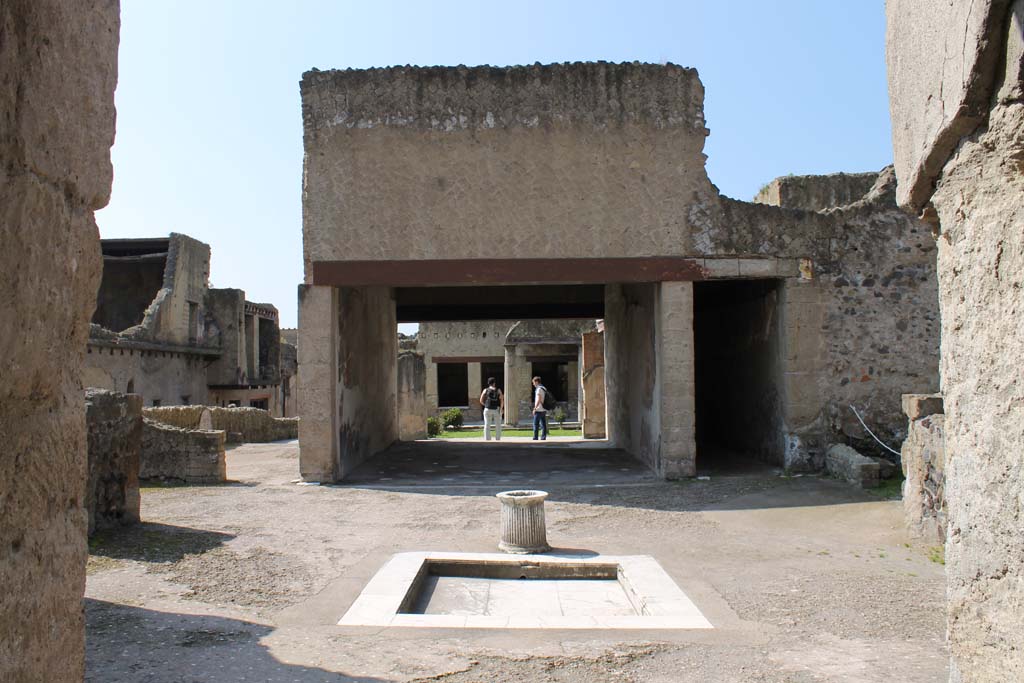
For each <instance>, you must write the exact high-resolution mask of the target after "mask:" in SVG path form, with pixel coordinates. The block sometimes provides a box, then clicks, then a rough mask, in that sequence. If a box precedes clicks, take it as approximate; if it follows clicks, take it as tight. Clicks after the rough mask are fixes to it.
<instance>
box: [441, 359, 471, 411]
mask: <svg viewBox="0 0 1024 683" xmlns="http://www.w3.org/2000/svg"><path fill="white" fill-rule="evenodd" d="M468 401H469V371H468V369H467V367H466V364H465V363H438V364H437V407H438V408H465V407H466V406H467V405H468Z"/></svg>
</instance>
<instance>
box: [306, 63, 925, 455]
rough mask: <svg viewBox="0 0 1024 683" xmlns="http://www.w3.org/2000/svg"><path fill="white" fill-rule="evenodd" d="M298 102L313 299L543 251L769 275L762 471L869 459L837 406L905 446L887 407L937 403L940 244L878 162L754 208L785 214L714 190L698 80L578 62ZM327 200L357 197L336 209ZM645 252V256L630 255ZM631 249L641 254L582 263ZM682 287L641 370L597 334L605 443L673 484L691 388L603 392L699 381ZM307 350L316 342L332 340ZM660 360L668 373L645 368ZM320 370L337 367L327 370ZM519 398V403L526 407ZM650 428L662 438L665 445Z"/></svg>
mask: <svg viewBox="0 0 1024 683" xmlns="http://www.w3.org/2000/svg"><path fill="white" fill-rule="evenodd" d="M301 92H302V103H303V121H304V145H305V150H306V157H305V159H306V164H305V167H304V171H305V178H306V184H305V191H304V196H303V208H304V220H303V244H304V258H305V262H306V277H305V281H306V283H308V286H313V287H319V286H335V285H346V286H350V285H368V284H371V283H372V284H374V285H386V286H392V285H395V286H399V285H401V284H403V283H406V282H411V283H413V284H416V285H421V284H428V285H429V284H438V285H447V284H473V283H474V282H484V281H489V280H488V277H487V276H488V274H490V273H493V274H494V275H493V276H494V277H499V276H500V277H501V278H502V281H501V282H495V284H499V285H518V284H526V283H530V284H543V283H545V282H554V281H555V280H556V278H553V277H552V278H551V279H550V280H548V279H547V278H548V273H549V272H550V271H545V267H544V266H542V265H541V264H540V263H536V262H531V261H530V260H529V259H532V258H543V257H549V256H550V255H551V254H558V255H559V257H560V258H562V259H564V260H565V261H566V262H567V263H568V262H570V261H571V262H572V264H571V265H572V267H573V269H574V272H577V273H580V275H579V278H580V280H579V281H580V282H585V283H590V284H605V285H609V284H611V285H615V283H617V282H619V283H621V284H626V285H627V286H628V287H632V288H642V287H643V286H644V285H641V284H637V283H638V282H656V281H662V280H664V281H669V282H673V283H678V282H686V281H689V280H691V279H694V280H718V279H736V278H742V279H776V280H782V281H783V283H782V284H781V287H780V291H779V294H778V302H779V307H778V312H779V316H778V318H777V322H778V324H779V329H780V334H781V343H780V344H779V345H778V348H779V353H780V354H781V355H782V356H783V358H782V361H781V363H780V365H781V381H779V382H776V384H777V385H781V391H780V394H781V395H780V396H779V400H780V402H781V410H780V411H776V412H777V413H781V418H782V419H781V423H782V424H781V426H780V431H781V434H780V435H778V436H779V438H776V439H773V443H772V444H771V448H770V449H767V448H766V449H765V450H771V451H772V452H773V455H772V457H773V458H775V459H778V456H777V452H778V451H779V450H781V451H782V464H783V465H785V466H786V467H787V468H789V469H795V470H801V469H802V470H806V469H819V468H820V467H821V466H822V465H823V464H824V458H825V451H826V449H827V447H828V446H829V445H831V444H833V443H837V442H841V443H849V444H851V445H853V446H855V447H856V448H857V449H859V450H861V451H863V452H865V453H872V452H875V451H876V450H877V449H878V447H877V445H875V444H874V442H873V441H872V440H871V438H870V437H869V435H868V434H867V432H866V430H864V428H863V427H861V426H860V424H859V423H858V422H857V419H856V417H855V416H854V414H853V411H852V410H851V409H850V406H851V405H853V406H856V408H857V409H858V410H859V411H860V412H861V414H863V415H864V417H865V419H866V421H867V422H868V424H869V425H870V426H871V428H872V429H873V430H874V431H875V432H876V433H878V434H879V435H880V436H881V438H882V439H884V440H886V441H888V442H890V443H898V442H899V441H902V439H903V437H904V436H905V430H906V424H905V420H904V419H903V415H902V412H901V410H900V395H901V394H902V393H904V392H907V391H917V392H930V391H936V390H937V389H938V386H937V372H938V362H937V358H938V353H937V349H938V325H937V313H938V297H937V294H936V285H935V265H934V264H935V246H934V240H933V238H932V236H931V234H930V230H929V228H928V227H927V226H925V225H924V224H923V223H921V222H920V221H917V220H915V219H913V218H911V217H909V216H907V215H906V214H904V213H902V212H901V211H900V210H899V209H898V207H897V206H896V204H895V201H894V197H895V189H896V184H895V180H894V176H893V173H892V172H891V170H886V171H883V172H882V173H880V174H879V175H878V176H877V178H876V179H875V180H874V182H872V183H869V182H868V181H869V180H870V177H869V174H856V175H842V176H830V177H827V178H809V177H800V178H791V179H784V180H780V181H778V182H777V183H776V184H775V185H776V187H777V189H778V191H777V192H776V195H777V196H775V197H774V198H762V199H764V200H766V201H774V202H776V203H778V204H780V205H782V206H768V205H764V204H753V203H747V202H738V201H735V200H731V199H728V198H725V197H722V196H720V195H719V194H718V192H717V190H716V189H715V188H714V186H713V185H712V184H711V182H710V181H709V180H708V178H707V173H706V169H705V157H704V154H703V144H704V138H705V136H706V135H707V128H706V126H705V124H704V116H703V87H702V86H701V84H700V80H699V78H698V77H697V74H696V72H694V71H692V70H689V69H684V68H681V67H678V66H676V65H672V64H666V65H653V64H635V63H634V64H604V63H597V64H579V63H577V64H555V65H546V66H542V65H534V66H530V67H508V68H492V67H477V68H465V67H456V68H413V67H402V68H392V69H369V70H349V71H344V72H341V71H330V72H320V71H313V72H310V73H307V74H305V76H304V78H303V82H302V87H301ZM494 159H501V160H502V163H501V164H495V163H493V160H494ZM382 160H383V161H382ZM382 163H383V164H384V165H383V166H381V164H382ZM610 187H611V188H615V192H613V193H609V192H608V191H607V188H610ZM339 188H340V190H339ZM339 192H341V193H342V194H344V196H346V197H347V198H349V199H352V200H351V201H349V200H346V201H344V202H340V201H338V196H339ZM353 198H354V199H353ZM837 204H838V206H836V205H837ZM381 207H384V208H383V210H382V208H381ZM785 207H800V208H785ZM807 209H816V210H814V211H810V210H807ZM551 226H558V228H557V230H553V229H551ZM496 254H502V255H507V256H508V258H509V261H510V263H509V264H505V266H507V268H505V267H503V269H502V270H497V271H488V270H486V268H487V264H486V263H484V262H483V260H484V259H494V258H495V255H496ZM648 256H650V257H653V256H657V257H659V258H658V261H657V262H654V261H653V260H648V259H643V258H640V257H648ZM623 257H638V260H636V261H630V262H626V261H617V262H615V263H617V264H621V265H609V264H608V263H607V262H605V261H595V259H603V258H618V259H622V258H623ZM439 259H467V260H470V261H473V260H478V261H480V265H481V267H483V268H484V270H482V271H480V272H476V271H475V270H474V269H473V268H466V267H463V266H460V267H459V268H457V269H455V270H457V271H458V273H457V274H455V275H449V274H446V273H443V272H441V271H440V269H439V268H438V267H437V266H436V265H430V266H428V265H425V264H426V263H428V262H430V261H433V260H439ZM351 261H366V262H371V263H373V264H375V265H374V267H373V269H370V268H368V267H367V264H366V263H359V264H353V263H350V262H351ZM515 261H519V262H521V263H514V262H515ZM602 264H603V265H602ZM629 264H633V265H629ZM666 264H669V265H666ZM492 265H493V264H492ZM634 266H635V267H639V268H642V269H643V270H642V272H638V271H635V270H631V268H633V267H634ZM619 267H621V268H622V271H623V272H622V276H621V277H618V278H617V273H616V270H617V268H619ZM370 273H372V274H370ZM459 277H464V278H467V277H468V278H469V280H465V281H463V280H460V279H459ZM389 278H390V279H391V280H392V281H388V279H389ZM423 278H426V280H424V279H423ZM448 278H451V282H449V281H448ZM428 280H429V281H428ZM625 280H629V282H623V281H625ZM684 290H685V286H684V285H678V286H677V285H673V286H672V287H670V288H668V289H664V288H663V289H661V290H658V291H659V294H658V297H659V298H658V299H657V302H656V305H653V304H652V306H653V307H652V308H650V309H649V310H645V313H649V314H651V315H654V316H655V318H654V319H653V320H654V323H653V327H651V326H649V327H650V329H653V330H654V331H655V333H657V331H658V330H659V329H667V328H663V327H659V325H661V324H671V325H674V326H677V327H679V328H681V329H682V328H685V329H686V330H687V334H688V335H689V337H686V338H680V339H678V340H670V339H667V338H661V337H658V338H656V339H655V340H654V342H653V343H654V346H655V355H654V356H650V354H649V350H650V349H649V347H650V345H651V343H652V340H651V338H649V337H644V336H643V335H642V334H639V333H636V334H634V333H633V332H631V331H629V330H625V331H624V333H622V334H619V333H617V332H616V331H614V330H608V332H607V338H606V342H607V348H608V350H609V351H608V354H607V357H608V358H609V359H611V358H612V356H613V355H619V354H622V355H623V356H624V357H626V359H625V360H623V361H622V362H621V363H619V364H618V366H616V367H612V366H611V361H610V360H609V364H608V365H607V366H606V377H607V378H608V387H609V388H608V397H607V398H608V405H609V407H610V408H611V409H613V410H614V411H615V413H616V415H615V416H614V419H613V415H612V412H611V411H610V412H609V415H608V418H609V420H608V425H607V426H608V429H609V433H610V434H615V435H616V436H615V437H614V438H615V439H617V440H619V441H621V442H622V443H625V442H626V441H632V442H633V443H632V446H633V448H634V449H636V450H635V452H634V454H635V455H638V457H642V458H643V459H645V461H647V462H650V463H652V465H653V463H655V462H661V463H666V462H669V461H670V460H672V459H666V458H665V453H667V452H669V451H672V452H674V453H675V456H673V457H674V458H682V460H675V461H677V462H682V461H683V460H687V459H688V460H689V461H690V464H689V465H688V466H687V467H680V468H679V470H678V472H683V471H689V470H691V469H692V465H693V453H692V450H693V448H694V447H693V446H692V434H691V435H690V436H689V437H683V436H682V435H683V434H684V432H686V430H687V429H690V430H691V432H692V424H691V423H692V422H693V417H694V415H693V413H694V408H695V402H694V400H693V395H692V392H691V393H688V394H673V393H672V392H670V391H668V390H667V389H665V393H664V394H661V395H656V396H646V395H645V396H643V397H642V400H643V402H644V403H645V404H646V403H650V404H651V406H658V410H656V411H653V412H649V414H648V415H647V418H649V419H646V420H645V418H639V417H637V416H636V415H634V416H632V417H630V416H628V415H627V414H626V411H628V410H630V409H629V408H619V407H618V403H617V400H618V399H619V398H625V397H626V396H627V395H629V394H630V393H633V392H632V389H633V388H635V387H622V391H623V392H625V394H621V393H620V392H619V387H617V386H613V385H616V383H617V382H619V381H620V380H622V381H626V382H631V381H638V380H636V379H635V377H634V374H635V373H629V372H627V373H626V374H622V373H623V368H625V367H626V366H627V365H628V364H630V363H635V364H636V365H637V367H638V368H639V370H638V372H640V374H641V375H642V374H643V373H644V372H647V371H648V370H650V371H651V372H653V373H654V374H655V376H658V377H661V378H662V379H665V380H666V383H665V384H664V385H662V384H658V383H657V382H645V383H644V384H643V385H642V387H641V388H644V389H645V390H646V389H647V388H654V389H655V390H658V391H661V390H662V388H663V387H668V386H669V384H674V385H675V386H678V387H681V388H683V389H685V390H686V391H691V390H692V389H693V386H692V385H693V380H692V377H691V376H689V375H688V374H687V373H691V372H692V370H693V358H692V357H689V358H684V357H683V355H685V353H692V336H693V327H692V324H691V323H692V321H684V320H683V317H685V316H686V315H692V310H691V309H689V308H687V307H686V306H687V305H689V304H690V303H692V296H691V295H692V291H690V292H689V293H688V294H686V295H684V294H682V292H683V291H684ZM666 292H667V293H669V294H679V296H678V297H674V296H669V297H667V298H664V297H662V294H664V293H666ZM618 294H621V291H620V292H619V293H618ZM325 296H326V295H325ZM614 296H617V294H614V293H613V294H612V295H611V297H612V298H613V297H614ZM669 301H672V302H673V303H669ZM673 306H682V308H673ZM605 315H606V318H610V317H614V316H616V315H621V316H625V317H623V318H621V319H622V320H628V319H629V318H630V317H631V316H632V317H635V316H633V312H630V311H628V310H622V311H619V312H613V314H609V313H608V312H607V311H606V313H605ZM307 319H309V318H308V317H307ZM635 322H636V323H637V325H641V323H640V321H639V318H637V319H636V321H635ZM340 324H341V326H342V327H344V328H347V327H349V326H351V325H354V324H356V323H351V322H349V321H341V323H340ZM629 326H630V327H631V328H632V329H633V330H634V331H635V330H638V329H640V328H639V327H637V326H634V325H632V323H630V325H629ZM314 337H315V339H314ZM314 337H311V338H310V342H311V343H316V344H320V345H325V344H327V343H328V342H329V339H328V337H327V336H326V333H325V332H321V334H319V335H314ZM612 337H615V339H614V340H613V339H612ZM337 340H338V337H335V339H334V342H335V343H336V342H337ZM677 342H678V343H677ZM421 350H422V349H421ZM666 352H667V353H669V354H674V358H673V361H672V362H671V363H665V362H661V363H660V364H658V365H657V367H656V368H655V364H654V363H653V362H652V363H648V362H647V359H648V357H650V358H651V359H652V360H658V354H663V353H666ZM663 360H664V359H662V361H663ZM322 370H323V372H324V373H326V374H327V375H328V376H329V375H333V374H336V373H337V367H336V366H335V365H334V364H331V363H326V364H325V366H324V367H323V368H322ZM522 372H523V363H519V362H517V359H516V358H514V357H513V358H509V359H508V360H507V361H506V376H507V382H506V394H508V393H509V390H510V388H513V387H514V386H517V385H514V384H513V383H514V381H515V380H514V375H515V373H522ZM680 373H682V374H680ZM429 376H430V372H429V370H428V378H429ZM428 381H429V379H428ZM313 393H316V392H313ZM428 393H429V388H428ZM613 394H614V396H613ZM310 395H312V393H311V394H310ZM320 396H322V397H323V398H324V399H325V400H326V399H328V398H330V397H329V396H328V395H327V393H326V392H323V393H320V394H318V398H319V397H320ZM677 397H678V400H677ZM335 398H336V397H335ZM512 398H514V399H516V400H514V401H512V402H511V403H512V406H513V408H517V407H518V404H519V402H520V400H521V398H522V397H515V396H513V397H512ZM634 398H636V399H639V398H640V397H639V396H634ZM676 400H677V402H676V404H673V401H676ZM685 406H688V408H686V407H685ZM662 409H670V410H671V412H672V415H671V418H670V419H666V418H665V415H664V414H663V413H662V412H658V411H661V410H662ZM687 411H688V412H687ZM516 412H518V411H516ZM774 421H775V422H778V420H774ZM627 423H628V426H627ZM659 426H660V427H659ZM652 429H654V430H658V429H661V430H662V432H661V434H660V435H657V434H655V433H654V432H652V431H651V430H652ZM664 429H671V430H674V431H672V432H671V434H670V436H667V437H665V438H668V439H669V440H668V441H665V440H663V438H662V436H664V435H665V434H667V432H664ZM645 432H646V434H645ZM329 433H330V434H331V435H332V436H331V439H332V440H333V441H332V442H331V443H332V445H330V448H333V449H335V450H337V449H338V448H340V447H339V446H338V444H337V437H335V436H334V435H333V433H334V430H331V432H329ZM627 433H628V435H627ZM634 437H636V438H634ZM677 437H678V440H676V439H677ZM670 442H671V443H672V444H673V445H672V446H671V448H669V449H668V450H666V446H667V444H668V443H670ZM311 447H312V446H311ZM309 452H310V451H309V450H307V449H305V448H304V451H303V453H304V454H303V458H305V457H306V454H307V453H309ZM687 452H689V455H684V454H685V453H687ZM678 472H677V473H678Z"/></svg>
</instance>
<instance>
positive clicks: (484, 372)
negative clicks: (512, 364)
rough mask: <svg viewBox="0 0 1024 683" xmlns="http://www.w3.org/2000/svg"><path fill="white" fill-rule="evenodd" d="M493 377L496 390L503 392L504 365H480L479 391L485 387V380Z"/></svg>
mask: <svg viewBox="0 0 1024 683" xmlns="http://www.w3.org/2000/svg"><path fill="white" fill-rule="evenodd" d="M489 377H493V378H494V379H495V380H496V381H497V384H498V388H499V389H501V390H502V391H505V364H504V363H480V391H483V390H484V388H486V387H487V379H488V378H489Z"/></svg>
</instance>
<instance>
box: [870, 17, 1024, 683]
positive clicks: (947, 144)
mask: <svg viewBox="0 0 1024 683" xmlns="http://www.w3.org/2000/svg"><path fill="white" fill-rule="evenodd" d="M886 14H887V19H888V29H887V53H888V68H889V93H890V107H891V110H892V120H893V142H894V152H895V160H896V170H897V174H898V176H899V179H900V193H899V194H900V200H901V203H902V204H903V205H904V206H906V207H907V208H908V209H909V210H912V211H914V212H921V211H923V212H924V213H925V215H926V216H929V217H930V218H931V219H932V220H933V221H934V222H935V225H936V229H937V231H938V233H939V239H938V244H939V254H938V274H939V296H940V301H941V306H942V394H943V402H944V407H945V419H944V423H945V424H944V430H943V431H944V436H945V452H946V454H947V460H946V464H945V474H946V477H945V497H946V505H947V514H948V529H947V537H946V576H947V595H948V597H949V607H948V633H949V646H950V652H951V667H950V668H951V675H950V680H951V681H954V682H960V681H963V682H968V681H970V682H972V683H973V682H988V681H993V682H994V681H1010V680H1024V635H1022V633H1024V632H1022V630H1021V627H1020V626H1021V611H1020V610H1021V607H1020V606H1021V604H1022V603H1024V540H1022V539H1024V537H1022V534H1021V524H1022V519H1021V510H1020V501H1021V499H1022V497H1024V460H1022V458H1021V455H1020V454H1021V452H1022V451H1024V365H1022V364H1021V350H1022V349H1024V326H1022V325H1021V323H1020V315H1021V312H1022V311H1024V282H1022V279H1021V277H1022V275H1021V274H1022V273H1024V164H1022V161H1021V160H1022V159H1024V73H1022V71H1024V2H1022V1H1021V0H1016V1H1015V2H1006V1H997V0H976V1H974V2H970V1H968V0H956V1H954V2H948V1H946V0H942V1H940V0H889V1H888V2H887V4H886Z"/></svg>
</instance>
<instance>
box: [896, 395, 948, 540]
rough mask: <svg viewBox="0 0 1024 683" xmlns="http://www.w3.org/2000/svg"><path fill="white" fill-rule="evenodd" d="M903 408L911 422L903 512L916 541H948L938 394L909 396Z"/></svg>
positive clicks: (903, 456) (905, 444) (905, 451)
mask: <svg viewBox="0 0 1024 683" xmlns="http://www.w3.org/2000/svg"><path fill="white" fill-rule="evenodd" d="M903 407H904V411H905V412H906V414H907V417H908V418H909V420H910V427H909V429H908V430H907V440H906V441H904V442H903V448H902V449H901V460H902V463H903V476H904V477H905V478H906V481H905V483H904V484H903V511H904V516H905V518H906V521H907V528H908V529H909V530H910V533H911V534H913V535H914V536H915V537H917V538H920V539H922V540H925V541H931V542H936V541H937V542H939V543H944V542H945V540H946V519H947V515H946V440H945V434H944V429H945V423H946V417H945V415H943V413H942V398H941V396H939V395H938V394H930V395H920V394H908V395H906V396H904V397H903Z"/></svg>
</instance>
